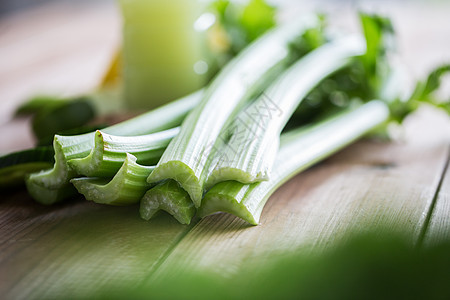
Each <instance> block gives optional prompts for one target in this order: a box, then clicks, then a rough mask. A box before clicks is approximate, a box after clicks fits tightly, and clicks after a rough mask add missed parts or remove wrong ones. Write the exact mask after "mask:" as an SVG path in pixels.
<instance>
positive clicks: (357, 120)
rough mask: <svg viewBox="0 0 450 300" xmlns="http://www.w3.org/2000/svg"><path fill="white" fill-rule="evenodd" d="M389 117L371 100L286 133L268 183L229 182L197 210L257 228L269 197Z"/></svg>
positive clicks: (214, 190)
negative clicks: (234, 218) (229, 216)
mask: <svg viewBox="0 0 450 300" xmlns="http://www.w3.org/2000/svg"><path fill="white" fill-rule="evenodd" d="M388 118H389V108H388V107H387V105H386V104H385V103H384V102H381V101H376V100H374V101H371V102H369V103H367V104H365V105H363V106H361V107H359V108H356V109H353V110H350V111H347V112H345V113H342V114H341V115H339V116H337V117H333V118H332V119H330V120H326V121H323V122H321V123H320V124H318V125H315V126H314V127H312V128H310V129H307V130H306V131H304V130H295V131H293V132H291V133H287V134H283V135H282V138H281V147H280V151H279V152H278V154H277V156H276V160H275V164H274V168H273V174H272V177H271V178H270V180H269V181H263V182H257V183H253V184H250V185H248V184H243V183H240V182H237V181H226V182H221V183H219V184H217V185H215V186H214V187H213V188H212V189H211V190H209V191H208V192H207V193H206V195H205V197H204V199H203V202H202V206H201V207H200V208H199V210H198V215H199V216H200V217H204V216H207V215H210V214H212V213H215V212H218V211H222V212H228V213H231V214H234V215H236V216H238V217H240V218H242V219H243V220H245V221H247V222H248V223H250V224H253V225H257V224H258V222H259V219H260V216H261V212H262V210H263V208H264V205H265V203H266V202H267V200H268V199H269V197H270V195H272V193H273V192H274V191H275V190H276V189H277V188H279V187H280V186H281V185H282V184H283V183H285V182H286V181H287V180H289V179H290V178H291V177H293V176H294V175H295V174H297V173H299V172H300V171H302V170H304V169H306V168H307V167H309V166H311V165H312V164H314V163H316V162H318V161H320V160H322V159H324V158H325V157H327V156H329V155H331V154H332V153H334V152H336V151H338V150H339V149H341V148H343V147H344V146H346V145H348V144H349V143H351V142H353V141H355V140H356V139H358V138H359V137H361V136H362V135H364V134H366V133H367V132H369V131H370V130H373V129H374V128H375V127H377V126H379V125H381V124H383V123H384V122H386V121H387V120H388Z"/></svg>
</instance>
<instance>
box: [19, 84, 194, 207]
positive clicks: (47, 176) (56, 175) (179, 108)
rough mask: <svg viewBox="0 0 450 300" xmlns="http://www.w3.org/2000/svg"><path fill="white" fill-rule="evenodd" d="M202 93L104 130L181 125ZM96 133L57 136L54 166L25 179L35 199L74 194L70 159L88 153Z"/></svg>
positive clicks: (124, 132) (137, 131) (127, 132)
mask: <svg viewBox="0 0 450 300" xmlns="http://www.w3.org/2000/svg"><path fill="white" fill-rule="evenodd" d="M202 93H203V91H199V92H196V93H194V94H191V95H188V96H186V97H184V98H182V99H180V100H177V101H175V102H172V103H169V104H167V105H165V106H162V107H160V108H158V109H155V110H152V111H149V112H147V113H145V114H142V115H140V116H138V117H135V118H133V119H130V120H127V121H125V122H122V123H119V124H117V125H114V126H111V127H108V128H105V129H103V131H104V132H105V133H108V134H114V135H120V136H133V135H144V134H149V133H153V132H158V131H161V130H166V129H170V128H173V127H175V126H178V125H180V124H181V122H182V120H183V119H184V118H185V116H186V114H187V113H188V112H189V111H190V110H192V108H194V107H195V106H196V105H197V104H198V103H199V101H200V99H201V97H202ZM94 135H95V133H94V132H91V133H87V134H82V135H77V136H58V135H57V136H55V138H54V140H53V147H54V150H55V165H54V167H53V169H50V170H46V171H42V172H39V173H34V174H31V175H29V176H28V177H27V179H26V184H27V189H28V192H29V194H30V195H31V196H32V197H33V198H34V199H35V200H36V201H38V202H40V203H42V204H52V203H55V202H58V201H61V200H63V199H64V198H66V197H67V196H68V195H72V194H73V192H74V191H75V190H74V189H73V187H72V186H71V185H70V183H69V180H70V179H71V178H73V177H74V176H75V175H76V173H75V171H74V170H73V169H72V168H70V167H69V165H68V163H67V162H68V161H69V160H71V159H75V158H81V157H85V156H87V155H89V152H90V151H91V149H92V148H93V147H94ZM60 189H63V190H64V192H61V191H60Z"/></svg>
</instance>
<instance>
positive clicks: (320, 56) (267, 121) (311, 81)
mask: <svg viewBox="0 0 450 300" xmlns="http://www.w3.org/2000/svg"><path fill="white" fill-rule="evenodd" d="M364 52H365V42H364V40H363V39H362V38H359V37H349V38H342V39H338V40H336V41H333V42H330V43H327V44H325V45H323V46H321V47H320V48H318V49H315V50H314V51H312V52H310V53H309V54H307V55H305V56H304V57H303V58H302V59H300V60H299V61H298V62H297V63H295V64H294V65H293V66H292V67H290V68H289V69H288V70H287V71H286V72H284V73H283V74H282V75H281V76H280V77H278V78H277V80H276V81H274V82H273V83H272V84H271V85H270V87H269V88H268V89H267V90H265V92H264V94H262V95H261V96H260V97H259V98H258V99H257V100H256V101H255V102H253V103H252V104H251V105H250V106H249V107H248V108H246V109H245V110H244V111H242V112H241V113H240V114H239V115H238V116H237V118H236V119H235V120H234V122H233V123H231V124H230V127H229V129H228V130H227V129H225V130H224V131H222V132H223V133H224V134H225V135H226V136H228V141H227V142H224V143H223V144H222V145H220V146H218V147H215V149H216V151H215V153H214V154H213V155H212V159H211V161H212V163H211V164H210V172H211V173H210V175H209V176H208V178H207V181H206V184H205V187H206V188H208V187H211V186H213V185H214V184H216V183H218V182H221V181H227V180H236V181H239V182H242V183H253V182H258V181H263V180H268V179H269V173H270V170H271V168H272V165H273V162H274V161H275V156H276V154H277V151H278V146H279V138H280V134H281V130H282V129H283V128H284V126H285V125H286V122H287V121H288V120H289V118H290V117H291V115H292V114H293V112H294V111H295V109H296V108H297V106H298V105H299V103H300V102H301V101H302V100H303V98H304V97H306V96H307V95H308V93H309V92H310V91H311V90H312V89H313V88H314V87H315V86H316V85H318V84H319V83H320V82H321V81H322V80H323V79H325V78H326V77H328V76H329V75H330V74H332V73H334V72H336V71H337V70H339V69H341V68H342V67H344V66H346V65H348V64H349V63H350V62H351V61H352V59H354V58H355V57H356V56H359V55H362V54H364ZM226 138H227V137H225V136H224V137H223V139H221V140H223V141H225V140H226Z"/></svg>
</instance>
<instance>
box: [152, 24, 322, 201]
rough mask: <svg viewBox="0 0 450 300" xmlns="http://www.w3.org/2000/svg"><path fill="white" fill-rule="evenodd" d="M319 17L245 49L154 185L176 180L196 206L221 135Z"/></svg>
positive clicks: (210, 92) (196, 113) (192, 119)
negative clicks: (159, 182)
mask: <svg viewBox="0 0 450 300" xmlns="http://www.w3.org/2000/svg"><path fill="white" fill-rule="evenodd" d="M317 22H318V21H317V18H315V17H311V18H305V19H302V20H298V21H297V22H295V23H291V24H286V25H285V26H282V27H279V28H276V29H274V30H272V31H270V32H268V33H267V34H265V35H264V36H263V37H261V38H260V39H258V40H257V41H256V42H254V43H253V44H251V45H250V46H249V47H247V48H246V49H245V50H243V51H242V52H241V53H240V54H239V55H238V56H237V57H236V58H234V59H233V60H232V61H231V62H230V63H229V64H228V65H227V66H226V67H225V68H224V69H222V71H221V72H220V73H219V74H218V76H217V77H216V78H215V79H214V80H213V82H212V83H211V84H210V86H209V87H208V88H207V89H206V91H205V95H204V97H203V99H202V101H201V103H200V104H199V105H198V106H197V107H196V108H195V109H194V110H193V111H192V112H191V113H190V114H189V116H188V117H187V118H186V120H185V121H184V122H183V125H182V126H181V132H180V134H179V135H177V136H176V137H175V138H174V139H173V140H172V142H171V143H170V144H169V146H168V147H167V150H166V151H165V152H164V154H163V156H162V158H161V160H160V162H159V163H158V165H157V166H156V169H155V171H154V172H153V173H152V174H151V175H150V176H149V178H148V181H149V182H157V181H161V180H164V179H168V178H171V179H174V180H176V181H178V182H179V183H180V185H181V186H182V187H183V188H184V189H185V190H186V191H187V192H188V193H189V195H190V197H191V199H192V201H193V202H194V204H195V206H197V207H198V206H200V203H201V199H202V195H203V179H202V171H203V170H204V169H207V168H206V164H207V159H208V156H209V154H210V152H211V150H212V148H213V146H214V143H215V142H216V139H217V137H218V136H219V133H220V131H221V130H222V128H223V127H224V126H226V125H227V124H228V123H229V122H230V121H231V120H232V118H233V117H234V116H235V114H236V113H237V112H238V111H239V109H240V108H241V107H242V106H243V105H244V104H245V102H246V101H247V100H249V99H250V97H252V96H253V95H255V93H257V92H261V91H262V89H263V88H264V85H265V84H267V82H268V81H269V80H272V79H273V77H274V76H275V75H276V74H278V73H279V72H280V70H281V69H282V68H284V67H286V65H287V63H288V61H289V60H290V54H291V53H290V51H289V50H290V49H291V48H290V43H291V42H293V41H294V40H295V39H300V38H301V35H302V33H303V32H304V31H305V29H307V28H311V27H312V26H314V25H315V24H317Z"/></svg>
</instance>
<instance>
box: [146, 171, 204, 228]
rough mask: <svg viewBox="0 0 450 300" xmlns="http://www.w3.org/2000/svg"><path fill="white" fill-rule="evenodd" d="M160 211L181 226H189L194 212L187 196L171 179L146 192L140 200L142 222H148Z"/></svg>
mask: <svg viewBox="0 0 450 300" xmlns="http://www.w3.org/2000/svg"><path fill="white" fill-rule="evenodd" d="M160 210H164V211H166V212H168V213H169V214H171V215H172V216H173V217H174V218H175V219H176V220H177V221H178V222H180V223H181V224H189V223H190V222H191V220H192V218H193V217H194V215H195V212H196V209H195V206H194V203H192V201H191V199H190V198H189V194H188V193H187V192H186V191H185V190H184V189H183V188H181V187H180V185H179V184H178V182H176V181H175V180H172V179H168V180H165V181H163V182H162V183H160V184H158V185H157V186H155V187H154V188H152V189H150V190H149V191H147V192H146V193H145V195H144V197H143V198H142V200H141V208H140V214H141V217H142V218H143V219H144V220H150V219H151V218H152V217H153V216H154V215H155V214H156V213H157V212H158V211H160Z"/></svg>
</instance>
